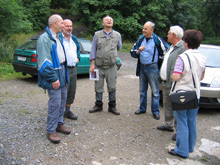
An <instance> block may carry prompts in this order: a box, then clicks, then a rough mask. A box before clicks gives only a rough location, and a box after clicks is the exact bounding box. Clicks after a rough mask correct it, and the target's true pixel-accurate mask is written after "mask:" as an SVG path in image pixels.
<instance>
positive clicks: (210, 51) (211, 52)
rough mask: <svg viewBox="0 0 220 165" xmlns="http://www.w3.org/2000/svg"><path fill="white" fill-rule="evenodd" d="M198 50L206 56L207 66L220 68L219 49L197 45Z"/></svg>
mask: <svg viewBox="0 0 220 165" xmlns="http://www.w3.org/2000/svg"><path fill="white" fill-rule="evenodd" d="M198 50H199V52H200V53H201V54H202V55H204V56H206V58H207V63H206V66H207V67H213V68H220V62H219V61H220V49H215V48H207V47H199V48H198Z"/></svg>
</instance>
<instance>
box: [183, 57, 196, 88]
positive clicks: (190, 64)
mask: <svg viewBox="0 0 220 165" xmlns="http://www.w3.org/2000/svg"><path fill="white" fill-rule="evenodd" d="M185 54H186V53H185ZM186 56H187V58H188V60H189V66H190V69H191V71H192V67H191V62H190V59H189V56H188V54H186ZM192 79H193V85H194V88H196V84H195V80H194V76H193V72H192Z"/></svg>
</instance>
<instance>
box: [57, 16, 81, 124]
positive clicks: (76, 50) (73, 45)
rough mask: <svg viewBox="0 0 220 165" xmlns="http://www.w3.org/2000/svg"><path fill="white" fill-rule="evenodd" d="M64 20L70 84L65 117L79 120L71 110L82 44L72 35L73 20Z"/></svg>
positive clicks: (61, 35) (63, 35)
mask: <svg viewBox="0 0 220 165" xmlns="http://www.w3.org/2000/svg"><path fill="white" fill-rule="evenodd" d="M63 22H64V28H63V33H62V34H60V40H61V42H62V43H63V45H64V48H65V52H66V58H67V67H68V73H69V80H70V84H69V86H68V87H67V100H66V109H65V112H64V117H66V118H69V119H71V120H77V118H78V117H77V116H75V115H74V114H73V113H72V112H71V111H70V106H71V104H73V102H74V99H75V94H76V82H77V67H76V65H77V64H78V62H79V60H80V45H79V42H78V40H77V38H76V37H75V36H74V35H72V30H73V28H72V21H71V20H69V19H66V20H64V21H63Z"/></svg>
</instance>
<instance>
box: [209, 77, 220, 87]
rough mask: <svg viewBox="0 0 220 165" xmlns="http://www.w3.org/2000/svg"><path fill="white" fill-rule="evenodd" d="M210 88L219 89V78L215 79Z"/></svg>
mask: <svg viewBox="0 0 220 165" xmlns="http://www.w3.org/2000/svg"><path fill="white" fill-rule="evenodd" d="M210 87H211V88H220V76H217V77H215V78H214V79H213V80H212V83H211V85H210Z"/></svg>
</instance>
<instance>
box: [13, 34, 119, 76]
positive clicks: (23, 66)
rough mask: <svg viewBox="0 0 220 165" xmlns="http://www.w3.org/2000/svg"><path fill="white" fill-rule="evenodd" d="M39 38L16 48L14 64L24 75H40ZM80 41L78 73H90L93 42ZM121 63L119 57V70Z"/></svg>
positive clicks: (17, 70) (16, 69)
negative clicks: (38, 60) (37, 49)
mask: <svg viewBox="0 0 220 165" xmlns="http://www.w3.org/2000/svg"><path fill="white" fill-rule="evenodd" d="M37 39H38V38H34V39H32V40H30V41H28V42H26V43H25V44H23V45H21V46H19V47H18V48H17V49H15V53H14V59H13V63H12V64H13V67H14V70H15V71H16V72H22V74H23V75H26V74H30V75H31V76H38V71H37V55H36V46H37ZM78 41H79V44H80V47H81V49H80V56H81V59H80V61H79V63H78V65H77V74H88V73H89V68H90V64H91V63H90V60H89V56H90V51H91V47H92V42H91V41H89V40H87V39H78ZM121 65H122V63H121V60H120V58H119V57H118V62H117V67H118V70H119V69H120V67H121Z"/></svg>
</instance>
